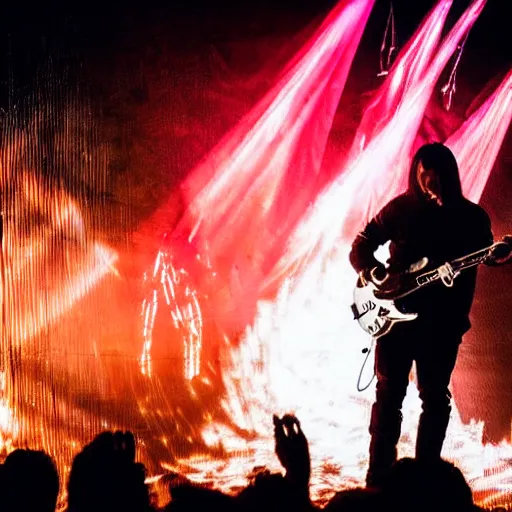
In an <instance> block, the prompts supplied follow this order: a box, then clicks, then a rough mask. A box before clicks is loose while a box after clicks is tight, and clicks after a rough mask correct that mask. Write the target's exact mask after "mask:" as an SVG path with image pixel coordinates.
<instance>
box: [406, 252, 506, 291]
mask: <svg viewBox="0 0 512 512" xmlns="http://www.w3.org/2000/svg"><path fill="white" fill-rule="evenodd" d="M496 245H497V244H493V245H491V246H489V247H486V248H485V249H480V250H479V251H476V252H473V253H471V254H468V255H467V256H463V257H462V258H458V259H456V260H453V261H452V262H450V265H451V266H452V268H453V270H454V271H455V272H462V271H463V270H467V269H468V268H472V267H476V266H477V265H480V264H481V263H483V262H484V261H485V260H486V259H487V258H488V257H489V255H490V253H491V251H492V250H493V249H494V247H496ZM440 278H441V274H440V272H439V268H436V269H434V270H430V271H429V272H425V273H424V274H421V275H420V276H417V277H416V284H417V286H418V287H421V286H425V285H427V284H430V283H433V282H435V281H437V280H438V279H440ZM411 291H412V290H411Z"/></svg>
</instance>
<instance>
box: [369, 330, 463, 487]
mask: <svg viewBox="0 0 512 512" xmlns="http://www.w3.org/2000/svg"><path fill="white" fill-rule="evenodd" d="M460 341H461V337H460V336H454V335H453V334H449V333H447V332H445V333H443V332H433V331H432V330H431V329H430V328H429V327H427V326H422V325H421V324H419V323H417V321H413V322H407V323H400V324H395V326H394V328H393V329H392V330H391V332H390V333H388V334H387V335H385V336H382V337H381V338H379V340H378V341H377V346H376V351H375V373H376V375H377V390H376V401H375V403H374V405H373V407H372V414H371V421H370V434H371V442H370V466H369V469H368V474H367V477H366V483H367V485H368V486H380V485H381V484H382V481H383V479H384V478H385V477H386V475H387V473H388V471H389V470H390V468H391V466H392V465H393V464H394V462H395V461H396V456H397V450H396V446H397V444H398V440H399V438H400V428H401V424H402V411H401V409H402V402H403V400H404V398H405V394H406V392H407V386H408V384H409V374H410V371H411V368H412V363H413V362H416V375H417V383H418V390H419V395H420V399H421V400H422V413H421V417H420V421H419V427H418V433H417V440H416V457H417V458H421V459H436V458H437V459H438V458H440V456H441V450H442V447H443V442H444V438H445V435H446V428H447V426H448V422H449V419H450V411H451V406H450V402H451V394H450V391H449V390H448V385H449V383H450V377H451V374H452V371H453V368H454V367H455V362H456V359H457V351H458V348H459V345H460Z"/></svg>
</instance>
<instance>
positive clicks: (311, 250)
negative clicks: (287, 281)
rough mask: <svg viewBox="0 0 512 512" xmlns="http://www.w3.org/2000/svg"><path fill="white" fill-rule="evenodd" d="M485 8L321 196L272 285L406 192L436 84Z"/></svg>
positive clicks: (466, 19) (454, 34) (474, 9)
mask: <svg viewBox="0 0 512 512" xmlns="http://www.w3.org/2000/svg"><path fill="white" fill-rule="evenodd" d="M484 5H485V0H476V1H475V2H473V4H472V5H471V6H470V7H469V8H468V9H467V10H466V11H465V12H464V14H463V15H462V16H461V18H460V19H459V20H458V21H457V23H456V24H455V26H454V27H453V28H452V30H451V31H450V33H449V34H448V35H447V36H446V38H445V39H444V41H443V43H442V45H441V48H440V49H439V51H438V52H437V53H436V55H435V57H434V58H433V60H432V63H431V64H430V66H429V68H428V70H427V72H426V73H425V74H424V76H423V78H422V80H421V81H420V82H419V83H418V84H417V85H416V86H413V87H411V88H410V89H409V90H407V91H406V92H405V93H404V94H403V97H402V101H401V102H400V104H399V106H398V108H397V110H396V111H395V114H394V115H393V117H392V118H391V119H390V120H389V121H388V123H387V125H386V126H385V127H384V128H383V129H382V130H381V131H380V132H379V133H378V134H376V135H375V136H374V137H373V138H372V140H371V141H370V142H369V144H368V146H367V147H366V149H365V150H364V151H363V152H362V153H361V154H360V155H359V157H358V158H357V159H356V160H355V161H354V162H351V163H349V167H348V169H347V170H346V172H343V171H342V172H340V173H338V179H337V180H335V181H334V182H333V183H332V185H331V186H329V188H328V189H326V191H325V192H323V193H322V194H321V195H319V196H318V199H317V201H316V203H315V205H314V207H313V208H312V209H311V210H310V211H309V212H308V213H307V214H306V216H305V218H304V221H303V222H302V223H301V224H300V225H299V226H298V228H297V230H296V231H295V232H294V234H293V235H292V237H291V238H290V241H289V244H288V249H287V253H286V255H285V257H284V258H283V259H282V260H281V261H280V262H279V264H278V265H277V266H276V268H275V270H274V272H273V274H272V275H271V277H270V285H272V284H273V282H274V281H275V280H281V279H283V276H286V275H289V273H290V271H293V270H294V269H295V270H296V269H297V268H298V267H302V266H303V265H304V264H306V263H307V261H308V260H309V259H310V258H311V257H312V256H313V255H315V254H317V251H321V252H322V253H324V254H325V255H327V254H329V253H330V252H331V251H332V249H333V248H334V247H335V246H336V245H337V243H338V242H339V241H340V240H339V239H340V234H342V238H343V240H344V241H351V240H352V239H353V238H354V236H355V234H356V233H357V232H358V231H359V230H360V229H362V228H363V227H364V225H365V224H366V222H368V220H369V219H370V218H371V217H373V216H374V215H375V214H376V213H377V212H378V210H380V208H382V207H383V206H384V204H386V203H387V202H388V201H390V200H391V199H392V198H393V197H395V196H396V195H397V194H399V193H400V192H402V191H403V190H404V189H405V187H406V183H407V168H408V162H409V159H410V155H411V150H412V147H413V144H414V141H415V138H416V134H417V131H418V128H419V126H420V124H421V121H422V119H423V116H424V112H425V108H426V106H427V103H428V101H429V99H430V96H431V95H432V92H433V90H434V87H435V85H436V82H437V80H438V79H439V76H440V74H441V72H442V70H443V68H444V67H445V65H446V63H447V62H448V59H449V58H450V56H451V55H452V54H453V52H454V51H455V49H456V48H457V45H458V43H459V41H460V40H461V39H462V38H463V37H464V36H465V34H467V32H468V31H469V30H470V28H471V27H472V26H473V24H474V22H475V21H476V19H477V18H478V16H479V14H480V13H481V11H482V9H483V7H484Z"/></svg>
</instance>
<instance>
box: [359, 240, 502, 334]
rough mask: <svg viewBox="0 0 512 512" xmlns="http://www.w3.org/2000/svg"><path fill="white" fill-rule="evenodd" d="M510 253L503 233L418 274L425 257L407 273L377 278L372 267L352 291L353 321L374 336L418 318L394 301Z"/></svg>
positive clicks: (500, 258) (424, 263)
mask: <svg viewBox="0 0 512 512" xmlns="http://www.w3.org/2000/svg"><path fill="white" fill-rule="evenodd" d="M511 252H512V236H510V235H509V236H506V237H504V238H503V239H502V240H500V241H499V242H496V243H494V244H493V245H491V246H489V247H486V248H484V249H481V250H479V251H476V252H474V253H471V254H468V255H467V256H463V257H462V258H458V259H456V260H453V261H452V262H450V263H445V264H444V265H441V266H440V267H438V268H436V269H434V270H430V271H428V272H424V273H420V271H419V270H418V269H420V270H421V269H423V268H425V266H426V264H427V262H428V260H427V259H426V258H424V259H423V260H421V261H420V262H418V263H416V264H414V265H412V266H411V269H410V270H409V272H406V273H404V274H401V275H400V276H398V275H397V276H392V275H390V274H386V275H385V276H384V278H383V279H380V280H379V279H378V278H377V276H376V275H375V269H374V270H373V271H372V272H371V277H372V280H371V281H365V280H363V279H362V278H361V277H360V278H359V279H358V281H357V285H356V288H355V290H354V303H353V304H352V306H351V308H352V312H353V314H354V320H357V321H358V322H359V325H360V326H361V328H362V329H363V330H364V331H366V332H367V333H368V334H371V335H372V336H373V337H374V338H379V337H380V336H383V335H384V334H387V333H388V332H389V331H390V330H391V329H392V328H393V326H394V325H395V323H397V322H409V321H411V320H414V319H416V318H417V317H418V314H417V313H408V312H405V311H402V310H401V309H400V308H399V307H398V306H397V305H396V304H395V301H396V300H397V299H400V298H402V297H405V296H406V295H409V294H411V293H413V292H415V291H417V290H419V289H420V288H423V287H425V286H428V285H429V284H432V283H434V282H436V281H438V280H441V281H442V282H443V284H445V285H446V286H448V287H451V286H453V281H454V279H455V278H456V277H457V276H458V275H459V274H460V273H461V272H463V271H464V270H467V269H468V268H471V267H475V266H477V265H480V264H481V263H484V262H485V261H487V260H489V259H490V258H494V259H498V260H503V259H506V258H508V259H507V260H506V261H507V262H508V261H509V259H510V255H511Z"/></svg>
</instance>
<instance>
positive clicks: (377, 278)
mask: <svg viewBox="0 0 512 512" xmlns="http://www.w3.org/2000/svg"><path fill="white" fill-rule="evenodd" d="M388 277H389V275H388V273H387V272H386V269H385V268H384V267H383V266H378V267H374V268H367V269H364V270H363V271H361V272H360V273H359V279H360V280H361V285H362V286H366V285H367V284H368V283H373V284H375V285H377V287H378V286H379V285H381V284H382V283H383V282H384V281H386V280H387V279H388Z"/></svg>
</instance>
